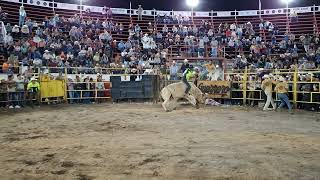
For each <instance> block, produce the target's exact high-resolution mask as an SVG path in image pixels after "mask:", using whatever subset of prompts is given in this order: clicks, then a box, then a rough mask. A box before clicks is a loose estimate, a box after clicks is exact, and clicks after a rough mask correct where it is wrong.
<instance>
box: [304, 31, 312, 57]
mask: <svg viewBox="0 0 320 180" xmlns="http://www.w3.org/2000/svg"><path fill="white" fill-rule="evenodd" d="M302 43H303V47H304V50H305V52H306V53H308V52H309V47H310V43H311V37H310V36H309V35H306V36H305V37H304V39H303V41H302Z"/></svg>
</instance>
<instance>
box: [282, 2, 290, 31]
mask: <svg viewBox="0 0 320 180" xmlns="http://www.w3.org/2000/svg"><path fill="white" fill-rule="evenodd" d="M292 1H293V0H281V2H283V3H285V4H286V8H287V10H286V16H287V31H289V3H291V2H292Z"/></svg>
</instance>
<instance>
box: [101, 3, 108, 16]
mask: <svg viewBox="0 0 320 180" xmlns="http://www.w3.org/2000/svg"><path fill="white" fill-rule="evenodd" d="M107 11H108V9H107V7H106V6H103V8H102V11H101V14H102V15H103V16H104V17H105V18H107Z"/></svg>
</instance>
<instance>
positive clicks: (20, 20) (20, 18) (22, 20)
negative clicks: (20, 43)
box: [19, 16, 26, 27]
mask: <svg viewBox="0 0 320 180" xmlns="http://www.w3.org/2000/svg"><path fill="white" fill-rule="evenodd" d="M25 19H26V17H25V16H19V26H20V27H22V26H23V25H24V21H25Z"/></svg>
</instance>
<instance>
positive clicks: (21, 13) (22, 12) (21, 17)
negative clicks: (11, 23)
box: [19, 6, 27, 27]
mask: <svg viewBox="0 0 320 180" xmlns="http://www.w3.org/2000/svg"><path fill="white" fill-rule="evenodd" d="M26 17H27V13H26V11H25V10H24V7H23V6H20V10H19V26H20V27H22V26H23V25H24V22H25V20H26Z"/></svg>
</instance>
